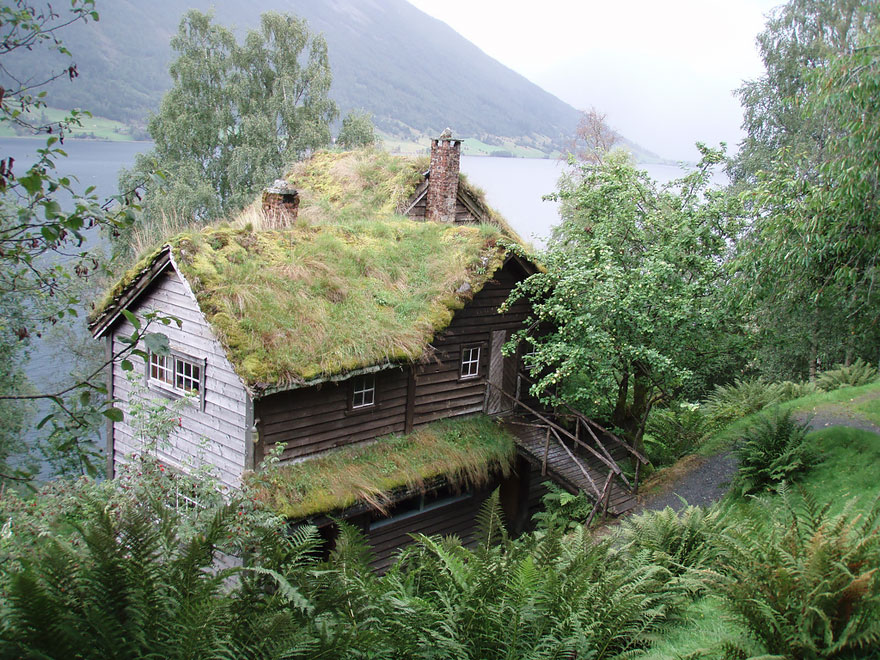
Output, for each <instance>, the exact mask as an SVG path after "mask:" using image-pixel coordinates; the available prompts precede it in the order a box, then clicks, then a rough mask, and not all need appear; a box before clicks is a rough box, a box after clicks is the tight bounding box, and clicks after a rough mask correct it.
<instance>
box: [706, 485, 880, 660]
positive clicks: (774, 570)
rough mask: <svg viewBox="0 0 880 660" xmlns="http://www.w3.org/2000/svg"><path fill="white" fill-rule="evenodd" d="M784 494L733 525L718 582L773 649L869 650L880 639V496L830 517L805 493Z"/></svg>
mask: <svg viewBox="0 0 880 660" xmlns="http://www.w3.org/2000/svg"><path fill="white" fill-rule="evenodd" d="M781 499H782V506H781V510H779V511H773V510H769V511H768V510H767V507H759V508H758V509H757V510H755V509H751V510H750V512H749V513H748V514H747V517H746V518H745V519H744V520H743V521H742V523H741V524H740V525H738V526H737V527H735V528H731V529H730V530H728V533H727V534H726V535H725V539H724V543H723V551H724V560H723V562H722V568H721V572H720V573H716V574H715V575H714V578H713V579H714V585H715V588H716V589H717V591H718V593H719V594H721V595H722V596H723V597H724V598H725V600H726V601H727V603H728V606H729V608H730V609H731V610H732V611H733V612H734V613H736V614H737V615H738V616H739V618H740V619H741V620H742V621H743V622H744V624H745V625H746V626H747V627H748V629H749V631H750V632H751V634H752V635H753V636H755V637H756V638H757V639H758V640H760V641H761V642H762V643H763V644H764V645H765V647H766V649H767V651H768V652H769V653H771V654H778V655H780V656H784V657H787V658H788V657H792V658H834V657H869V655H870V653H871V652H873V651H872V650H876V648H877V647H878V644H880V529H878V519H880V500H878V501H877V502H875V504H874V507H873V508H872V510H871V511H870V513H869V514H868V515H866V516H859V515H851V514H850V513H849V511H850V508H849V507H847V508H846V509H845V510H844V512H843V513H842V514H840V515H838V516H831V515H829V513H828V510H829V505H828V504H824V505H820V504H819V503H818V502H816V500H815V499H814V498H812V497H810V496H809V495H807V494H801V496H800V497H799V498H794V497H792V495H791V494H790V493H789V492H787V491H786V492H783V494H782V498H781ZM774 506H775V504H774ZM866 654H867V655H866Z"/></svg>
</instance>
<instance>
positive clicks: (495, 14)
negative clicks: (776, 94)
mask: <svg viewBox="0 0 880 660" xmlns="http://www.w3.org/2000/svg"><path fill="white" fill-rule="evenodd" d="M410 2H411V3H412V4H414V5H415V6H416V7H418V8H419V9H421V10H422V11H424V12H426V13H428V14H430V15H431V16H434V17H435V18H438V19H440V20H442V21H443V22H445V23H447V24H448V25H450V26H451V27H452V28H453V29H455V30H456V31H457V32H459V33H460V34H461V35H462V36H464V37H465V38H467V39H469V40H470V41H472V42H473V43H474V44H476V45H477V46H478V47H479V48H481V49H482V50H483V51H485V52H486V53H487V54H489V55H491V56H492V57H494V58H495V59H497V60H499V61H500V62H502V63H503V64H505V65H507V66H509V67H510V68H511V69H513V70H515V71H517V72H519V73H521V74H522V75H524V76H525V77H526V78H528V79H529V80H531V81H532V82H534V83H537V84H538V85H540V86H541V87H543V88H544V89H546V90H547V91H548V92H550V93H552V94H555V95H556V96H558V97H559V98H561V99H562V100H564V101H566V102H568V103H570V104H571V105H573V106H574V107H576V108H578V109H580V110H583V109H586V108H589V107H590V106H595V107H596V108H597V109H598V110H600V111H602V112H605V113H607V115H608V118H607V121H608V123H610V124H611V125H612V126H613V127H615V128H616V129H617V130H619V131H620V132H621V133H622V134H623V135H625V136H627V137H628V138H630V139H632V140H634V141H636V142H638V143H639V144H641V145H642V146H644V147H646V148H647V149H650V150H651V151H655V152H657V153H659V154H660V155H661V156H664V157H666V158H673V159H684V160H695V159H696V157H697V151H696V149H694V146H693V145H694V143H695V142H697V141H702V142H707V143H709V144H716V145H717V143H718V142H720V141H722V140H723V141H725V142H727V143H728V146H729V149H730V150H731V151H734V150H735V148H736V144H737V143H738V142H739V140H740V139H741V137H742V133H741V132H740V129H739V125H740V123H741V120H742V114H741V111H740V106H739V102H738V101H737V99H736V98H734V96H733V95H732V93H731V92H732V90H734V89H735V88H737V87H739V86H740V84H741V82H742V81H743V80H748V79H751V78H755V77H757V76H759V75H760V74H761V72H762V70H763V69H762V66H761V60H760V58H759V57H758V53H757V49H756V47H755V37H756V35H757V34H758V33H759V32H760V31H761V30H762V29H763V27H764V22H765V15H766V14H767V12H769V11H770V10H771V9H772V8H773V7H776V6H778V5H779V4H781V0H601V1H600V0H579V1H578V0H542V1H540V2H526V1H523V0H410Z"/></svg>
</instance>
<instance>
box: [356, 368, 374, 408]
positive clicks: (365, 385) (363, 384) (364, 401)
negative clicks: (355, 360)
mask: <svg viewBox="0 0 880 660" xmlns="http://www.w3.org/2000/svg"><path fill="white" fill-rule="evenodd" d="M375 403H376V376H374V375H373V374H370V375H368V376H357V377H356V378H355V379H354V382H353V384H352V390H351V407H352V409H355V408H367V407H369V406H372V405H375Z"/></svg>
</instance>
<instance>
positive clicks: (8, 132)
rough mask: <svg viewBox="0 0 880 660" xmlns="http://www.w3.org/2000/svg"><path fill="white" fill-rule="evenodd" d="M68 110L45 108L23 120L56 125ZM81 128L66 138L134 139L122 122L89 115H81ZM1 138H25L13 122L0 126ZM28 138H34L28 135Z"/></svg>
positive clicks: (66, 114) (70, 132)
mask: <svg viewBox="0 0 880 660" xmlns="http://www.w3.org/2000/svg"><path fill="white" fill-rule="evenodd" d="M68 114H69V113H68V111H67V110H59V109H58V108H43V109H41V110H39V111H38V112H28V113H25V114H24V115H23V116H22V118H23V119H24V120H25V121H27V122H29V123H35V124H43V123H54V122H58V121H61V120H62V119H64V118H65V117H67V116H68ZM80 121H81V124H82V125H81V126H73V127H72V128H71V130H70V131H67V132H66V133H65V137H67V138H74V139H92V140H109V141H113V142H131V141H133V140H134V138H133V137H132V135H131V130H130V129H129V127H128V126H126V125H125V124H123V123H122V122H120V121H115V120H113V119H106V118H105V117H97V116H92V117H89V116H88V115H85V114H83V115H80ZM0 137H24V136H22V135H21V134H20V133H18V132H16V130H15V128H14V125H13V124H12V122H4V123H3V124H0ZM26 137H32V136H31V135H27V136H26Z"/></svg>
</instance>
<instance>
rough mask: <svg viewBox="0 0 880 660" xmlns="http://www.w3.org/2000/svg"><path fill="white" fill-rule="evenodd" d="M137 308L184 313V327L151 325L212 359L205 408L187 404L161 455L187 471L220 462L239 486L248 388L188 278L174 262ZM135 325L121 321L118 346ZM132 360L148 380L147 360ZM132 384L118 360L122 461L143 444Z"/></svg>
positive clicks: (117, 457) (175, 344) (117, 455)
mask: <svg viewBox="0 0 880 660" xmlns="http://www.w3.org/2000/svg"><path fill="white" fill-rule="evenodd" d="M131 311H132V312H134V313H136V314H137V315H138V316H142V315H143V314H145V313H147V312H150V311H156V312H160V313H162V314H166V315H169V316H175V317H177V318H179V319H180V320H181V321H182V325H181V327H180V328H178V327H177V325H176V324H174V323H172V324H170V325H167V326H165V325H157V326H155V327H152V328H151V330H154V331H156V332H162V333H163V334H165V335H166V336H167V337H168V340H169V343H170V345H171V348H172V350H176V351H179V352H181V353H184V354H186V355H190V356H192V357H194V358H197V359H202V358H205V359H206V360H207V364H206V367H205V391H204V392H203V396H204V398H205V405H204V411H201V410H199V409H198V407H197V406H195V405H193V406H186V407H185V408H184V410H183V411H182V413H181V415H180V417H181V421H182V426H181V427H180V428H178V429H176V430H175V431H174V432H173V433H172V435H171V436H170V438H169V442H168V443H164V445H163V446H160V447H159V448H158V449H157V453H158V458H159V459H160V460H161V461H162V462H164V463H166V464H168V465H170V466H173V467H175V468H179V469H182V470H185V471H190V469H191V468H193V467H197V466H200V465H203V464H205V463H210V464H211V465H213V466H214V468H215V469H214V470H213V474H214V475H215V476H216V477H217V478H218V480H219V481H220V483H222V484H223V485H225V486H227V487H229V488H236V487H238V486H239V484H240V483H241V476H242V473H243V472H244V469H245V461H246V446H245V443H246V438H247V435H246V408H247V398H248V395H247V391H246V390H245V387H244V385H243V384H242V382H241V379H240V378H239V377H238V375H237V374H236V373H235V370H234V369H233V368H232V364H230V362H229V360H227V359H226V355H225V352H224V350H223V347H222V346H221V345H220V342H219V341H217V337H216V336H215V335H214V332H213V331H212V330H211V327H210V326H209V325H208V322H207V320H206V319H205V316H204V315H203V314H202V312H201V311H200V310H199V308H198V305H197V303H196V300H195V296H194V295H193V293H192V291H191V289H190V287H189V285H188V284H187V283H186V280H185V279H184V278H182V277H181V276H180V275H179V274H178V273H177V271H176V270H175V269H174V268H173V266H169V267H168V268H166V270H165V271H164V272H163V273H162V274H161V275H159V276H158V278H157V281H156V282H155V283H153V285H152V286H151V288H150V290H149V292H148V293H147V294H145V295H143V296H141V298H140V299H139V300H138V303H137V307H136V308H133V309H131ZM133 330H134V328H133V327H132V325H131V324H130V323H129V322H128V321H125V320H123V321H122V322H121V323H118V325H117V326H116V327H115V328H114V329H113V335H112V336H113V350H114V352H115V351H119V350H121V349H122V348H124V344H122V343H121V342H120V341H119V340H118V337H120V336H123V337H124V336H130V335H131V333H132V331H133ZM141 348H143V347H141ZM132 362H133V363H134V365H135V368H134V373H135V374H136V375H137V379H138V382H139V383H141V384H143V385H147V379H146V366H145V365H144V362H143V360H142V359H141V358H139V357H133V358H132ZM132 389H133V388H132V385H131V383H130V382H129V380H128V378H127V376H126V373H125V372H124V371H123V370H122V368H121V366H120V364H119V363H118V362H117V363H114V365H113V393H114V395H115V396H116V398H117V399H119V401H120V403H119V404H117V405H118V407H119V408H120V409H121V410H122V411H123V412H124V413H125V415H126V419H125V420H123V421H122V422H116V423H115V424H114V433H113V437H114V463H115V464H117V465H118V464H119V463H124V462H125V460H126V458H125V457H126V456H127V455H129V454H131V453H132V452H140V451H141V450H142V447H141V446H140V442H139V441H138V440H137V439H136V438H135V437H134V435H135V434H134V432H133V429H132V427H131V426H130V425H129V419H128V415H129V410H130V407H129V404H128V402H129V401H130V399H131V397H132V396H137V394H136V393H134V392H132ZM146 395H147V396H150V397H151V398H153V399H158V400H160V401H167V402H168V403H169V404H170V403H171V402H172V401H173V400H172V399H170V398H169V397H168V395H166V394H163V393H162V392H161V391H159V390H155V389H150V388H149V386H148V385H147V391H146Z"/></svg>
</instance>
